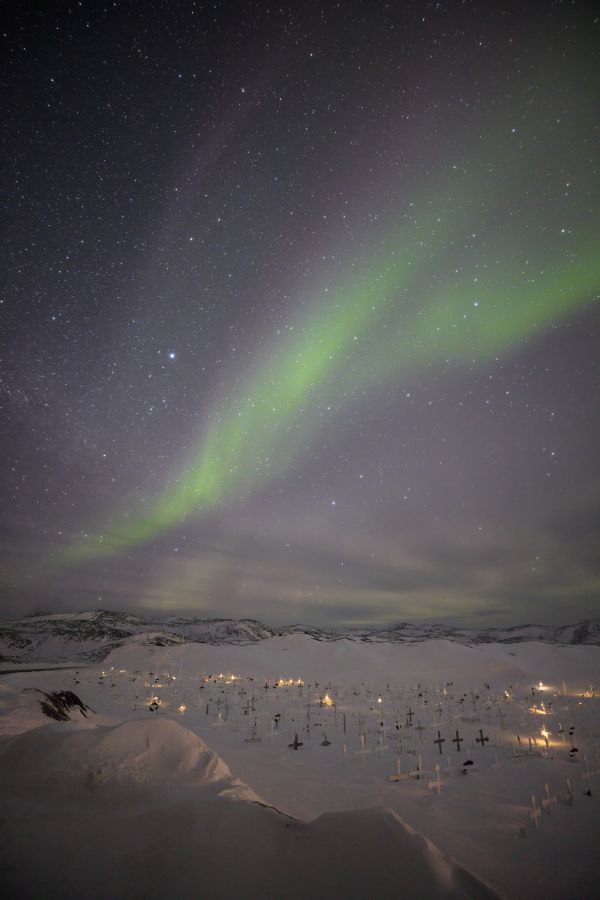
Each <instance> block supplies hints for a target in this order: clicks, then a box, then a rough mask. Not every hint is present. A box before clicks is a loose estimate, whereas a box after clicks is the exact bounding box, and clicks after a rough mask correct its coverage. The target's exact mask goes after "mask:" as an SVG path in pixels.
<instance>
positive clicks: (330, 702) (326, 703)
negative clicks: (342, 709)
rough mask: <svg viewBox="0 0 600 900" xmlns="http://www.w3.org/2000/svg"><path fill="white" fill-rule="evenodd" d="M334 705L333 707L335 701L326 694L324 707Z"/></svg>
mask: <svg viewBox="0 0 600 900" xmlns="http://www.w3.org/2000/svg"><path fill="white" fill-rule="evenodd" d="M332 705H333V700H332V699H331V697H330V696H329V694H325V696H324V697H323V706H332Z"/></svg>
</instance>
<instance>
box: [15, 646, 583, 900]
mask: <svg viewBox="0 0 600 900" xmlns="http://www.w3.org/2000/svg"><path fill="white" fill-rule="evenodd" d="M312 643H314V642H312ZM308 646H309V645H307V647H308ZM236 649H237V656H238V657H239V663H240V665H238V666H237V667H235V668H233V667H231V668H229V664H230V663H231V661H232V659H235V656H236V651H235V650H234V651H232V650H230V651H228V652H229V657H227V654H226V653H225V654H223V653H222V654H221V655H222V656H223V668H222V669H219V671H212V670H211V669H212V668H213V667H212V666H210V665H204V666H203V665H202V663H203V662H204V663H207V662H208V663H210V662H212V661H213V657H215V658H216V657H217V656H218V652H217V651H218V648H206V649H205V651H204V652H203V654H202V656H201V657H200V656H198V654H196V655H194V654H193V653H189V654H188V655H186V654H185V653H184V652H180V650H179V649H178V650H177V651H174V650H172V649H167V650H164V651H160V652H152V653H147V652H146V653H145V654H140V653H139V652H138V654H137V656H136V657H135V658H134V659H133V660H132V659H129V660H128V661H127V662H128V663H129V664H127V665H126V664H125V662H124V660H123V659H122V658H120V657H119V652H118V651H116V652H115V654H112V658H111V656H109V658H108V659H107V660H106V661H105V663H104V667H100V668H96V667H93V666H91V667H81V668H79V669H69V670H64V671H56V672H46V673H44V674H43V675H42V674H41V673H39V674H37V673H31V674H29V675H25V674H24V673H23V674H20V675H13V676H6V677H5V678H4V679H3V684H4V685H5V691H7V690H8V688H13V689H14V691H15V694H14V695H13V700H14V698H15V697H16V696H17V695H16V690H17V689H18V688H21V685H24V684H25V683H26V682H27V684H28V685H29V686H31V685H32V684H33V683H34V682H38V683H41V682H42V681H43V683H44V684H45V688H44V690H46V689H47V688H49V687H51V688H52V689H53V690H60V691H62V692H63V693H64V694H66V692H72V694H74V695H75V696H77V697H80V698H81V700H82V702H83V703H84V704H86V709H87V708H89V709H90V713H89V716H90V718H89V719H87V720H86V723H85V727H86V728H92V727H93V728H104V727H106V726H109V725H110V726H114V725H115V723H139V724H138V725H137V726H136V727H138V728H143V729H148V733H149V734H150V735H151V734H152V730H153V729H158V730H160V729H162V728H164V727H166V726H165V724H164V723H173V722H174V723H177V726H178V727H179V726H180V727H181V733H186V734H187V733H189V734H191V735H195V736H197V738H198V739H200V740H201V741H202V742H203V745H205V746H206V748H208V749H207V752H208V751H210V753H212V754H214V755H215V758H218V760H220V761H221V762H220V763H219V765H224V766H225V767H226V769H227V771H230V772H231V773H233V776H234V781H235V784H236V785H239V784H240V783H243V785H244V786H246V785H247V786H248V788H246V787H244V790H245V791H246V792H248V791H249V792H250V794H249V795H248V794H244V797H245V798H246V799H247V796H251V797H253V798H256V802H259V803H260V804H262V805H264V807H265V808H268V809H274V810H276V811H277V813H278V814H280V815H281V816H284V817H286V821H287V820H288V818H289V820H290V821H292V820H293V821H297V822H299V823H301V822H306V823H311V822H312V823H315V824H316V823H317V822H320V821H321V819H320V818H319V817H323V816H325V818H327V816H329V815H332V814H340V815H341V814H344V813H346V812H348V811H353V812H354V813H356V814H357V815H360V816H362V815H365V814H366V811H367V810H373V809H379V810H391V811H392V813H393V814H394V815H395V816H397V817H398V819H399V820H401V821H402V823H406V826H407V827H410V828H414V829H415V831H416V832H418V833H419V834H422V835H425V836H426V838H427V839H428V840H430V841H431V842H432V843H433V845H435V847H436V848H438V850H439V851H441V852H442V854H444V855H447V856H448V857H449V858H451V859H452V860H456V861H457V863H459V864H460V865H462V866H465V867H466V868H467V869H468V870H469V871H470V872H472V873H474V875H476V876H477V877H478V878H480V879H481V881H482V883H483V884H485V885H487V886H489V888H490V890H492V891H495V892H496V894H497V895H499V896H505V897H511V898H520V897H523V898H524V897H526V896H532V891H533V892H534V895H538V894H537V889H536V885H537V886H538V888H539V886H540V885H542V886H543V889H544V895H545V896H548V897H557V898H558V897H569V896H586V895H587V894H586V891H587V886H588V885H589V884H591V883H593V881H594V879H595V878H596V877H597V875H598V863H597V861H596V859H595V857H594V852H595V851H594V849H593V847H594V841H595V837H594V835H595V834H597V828H598V824H599V823H598V818H599V817H598V804H597V798H598V796H600V696H599V692H598V680H597V679H596V680H595V681H594V680H590V679H589V677H586V678H583V677H582V675H581V672H579V674H578V675H577V672H576V669H574V668H573V667H571V668H570V669H569V667H568V666H567V667H566V670H567V672H568V676H569V677H567V676H565V678H562V677H560V673H559V672H558V673H557V677H555V678H553V679H551V680H550V679H548V680H546V679H547V678H548V674H547V673H548V666H547V665H545V666H540V668H542V669H543V670H544V674H543V677H542V678H537V679H532V678H529V679H527V680H523V679H521V680H518V679H516V678H514V679H513V680H510V681H508V680H506V677H505V676H506V674H507V671H508V673H509V674H513V675H514V674H516V672H515V670H514V669H508V670H503V669H500V670H499V671H500V675H501V676H502V677H500V678H496V679H491V678H489V677H488V675H489V672H488V670H487V669H485V668H484V669H480V670H475V669H473V670H472V671H469V669H468V667H465V668H464V669H463V671H461V670H460V669H458V668H457V670H456V677H455V678H450V677H444V678H443V679H438V680H435V679H434V678H433V677H432V676H431V673H430V674H429V675H428V674H427V673H426V672H425V673H423V672H421V673H419V672H417V673H416V675H417V677H415V678H414V680H410V678H409V677H406V676H407V672H406V671H404V672H403V671H400V674H401V675H402V676H403V677H402V678H401V679H399V680H396V681H395V680H393V678H392V677H391V676H392V675H393V672H392V671H390V667H389V666H388V667H387V668H386V667H383V668H382V667H381V666H380V667H379V668H378V667H376V666H373V670H374V671H378V672H379V674H380V675H381V676H382V677H372V678H368V677H365V675H367V671H368V670H367V668H366V667H364V666H363V668H361V667H360V666H353V667H350V668H353V669H354V671H355V673H356V676H357V677H355V678H353V677H351V674H350V673H349V672H348V671H342V675H341V677H340V678H334V677H330V678H327V677H323V673H324V671H325V669H326V666H324V664H323V659H321V660H320V661H319V660H317V659H316V658H315V659H313V660H312V661H313V662H314V667H313V666H311V664H310V663H311V657H310V654H307V657H306V665H305V666H303V667H298V666H297V665H294V664H295V663H297V661H298V657H297V655H296V656H294V655H288V659H289V661H290V662H291V663H292V665H294V668H290V669H287V670H286V669H285V668H283V667H282V671H281V672H280V674H279V675H274V674H273V673H274V671H275V665H276V661H278V660H279V658H286V656H285V654H283V653H282V654H280V655H279V657H277V658H275V656H274V654H272V655H271V657H270V658H267V656H266V655H264V656H263V657H261V658H259V657H258V656H257V657H256V659H255V660H254V661H253V662H249V657H248V656H247V654H246V655H245V653H244V652H243V648H236ZM290 649H293V647H291V645H290ZM593 649H595V648H593ZM213 650H214V651H215V652H214V653H213V652H212V651H213ZM320 652H324V651H320ZM375 652H376V651H375V650H374V651H373V653H375ZM263 653H264V651H263ZM132 662H133V664H131V663H132ZM199 663H200V664H199ZM226 663H227V665H226ZM244 663H245V664H246V665H245V666H244ZM214 668H215V669H216V667H214ZM261 668H262V670H263V671H262V672H261V671H260V670H261ZM340 668H341V669H342V670H343V667H340ZM311 669H312V671H311ZM400 669H401V667H400ZM440 671H441V670H440ZM444 674H445V676H447V675H448V671H447V670H446V671H444ZM590 674H591V675H592V676H593V675H594V672H593V671H591V672H586V675H590ZM595 674H596V675H597V673H595ZM419 676H420V677H419ZM482 676H483V677H482ZM21 690H22V688H21ZM27 696H28V697H29V699H28V700H27V701H26V702H27V703H29V709H30V710H31V709H32V706H31V704H32V703H33V700H32V699H31V698H32V695H31V694H29V695H28V694H27V692H25V693H21V695H20V699H19V700H18V702H19V703H20V704H21V707H22V706H23V704H24V703H25V701H24V699H23V698H24V697H27ZM14 702H15V703H16V702H17V701H16V700H14ZM36 702H37V701H36ZM6 705H7V704H6V703H5V706H6ZM13 712H14V709H13ZM21 713H23V710H22V709H21ZM6 721H9V717H8V718H6V719H5V722H6ZM160 723H163V724H160ZM35 724H38V725H39V724H41V722H39V721H38V720H36V722H35ZM32 725H33V723H31V725H30V727H32ZM64 727H65V726H63V728H64ZM71 727H72V726H71ZM169 727H171V726H169ZM190 739H191V738H190ZM148 740H151V737H150V738H148ZM0 752H1V745H0ZM161 752H162V751H161ZM164 752H165V753H168V751H166V750H164ZM186 765H187V764H186ZM166 777H167V776H166V775H165V776H164V778H166ZM164 778H163V779H162V780H164ZM168 778H171V774H169V775H168ZM238 779H239V781H238ZM235 790H238V788H237V787H236V788H235ZM365 839H366V837H365ZM573 854H574V855H575V857H576V858H579V859H581V858H583V863H581V862H580V868H579V872H578V875H577V879H578V881H577V882H576V883H577V884H578V888H577V890H578V891H580V892H579V893H575V894H573V893H570V891H571V889H572V887H573V881H572V875H571V876H569V877H568V873H569V872H572V867H571V866H569V867H567V868H565V869H561V866H560V860H561V858H562V859H563V860H565V859H567V858H573ZM586 856H587V859H586V858H585V857H586ZM570 879H571V880H570ZM496 894H490V895H489V896H494V895H496ZM424 896H427V895H426V894H425V895H424ZM465 896H469V894H465Z"/></svg>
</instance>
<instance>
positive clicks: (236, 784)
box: [0, 719, 497, 900]
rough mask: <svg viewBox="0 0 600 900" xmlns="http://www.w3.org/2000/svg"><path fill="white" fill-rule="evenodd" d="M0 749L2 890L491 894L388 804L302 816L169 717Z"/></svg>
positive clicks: (458, 897)
mask: <svg viewBox="0 0 600 900" xmlns="http://www.w3.org/2000/svg"><path fill="white" fill-rule="evenodd" d="M0 759H1V762H2V765H1V766H0V790H1V791H2V796H3V812H4V816H5V821H6V822H9V823H10V839H9V840H3V841H1V842H0V867H1V868H2V871H3V873H4V874H3V897H5V898H6V900H9V898H19V900H22V898H24V897H42V896H43V897H45V898H59V897H60V898H61V900H63V898H80V897H83V896H85V897H88V898H102V900H104V898H106V900H108V898H114V897H138V898H142V897H178V898H185V897H190V898H191V897H197V896H199V895H200V896H202V897H206V898H215V900H216V898H231V897H242V896H243V897H248V898H259V897H260V898H262V897H288V898H303V900H305V898H315V900H316V898H319V897H345V898H349V900H351V898H356V900H359V898H364V897H367V896H368V897H370V898H372V900H376V898H384V897H389V896H391V895H392V894H396V888H394V886H399V885H401V886H402V889H403V892H402V896H407V897H412V898H431V897H436V898H439V900H468V898H471V900H492V898H494V897H497V894H495V893H494V892H493V891H492V890H490V889H489V888H488V887H486V885H485V884H484V883H483V882H482V881H480V880H479V879H478V878H477V877H476V876H475V875H473V874H472V873H471V872H470V871H469V870H468V869H466V868H464V867H463V866H460V865H458V864H457V863H455V862H454V860H452V859H451V858H449V857H448V856H446V855H444V854H443V853H441V852H440V851H439V850H438V849H437V848H436V847H435V846H434V845H433V844H432V843H431V842H430V841H429V840H428V839H427V838H425V837H423V836H421V835H420V834H418V833H417V832H416V831H414V830H413V829H412V828H411V827H410V826H409V825H406V824H405V823H404V822H403V821H402V820H401V819H400V818H399V817H398V815H397V814H395V813H394V812H392V811H391V810H388V809H381V808H378V809H366V810H350V811H346V812H337V813H326V814H324V815H321V816H320V817H318V818H317V819H316V820H315V821H313V822H308V823H307V822H303V821H300V820H298V819H294V818H292V817H290V816H288V815H284V814H283V813H280V812H279V811H278V810H276V809H274V808H272V807H269V806H266V805H265V804H263V803H261V801H260V800H259V798H258V797H257V796H256V794H254V792H253V791H252V790H251V789H250V788H249V787H247V786H246V785H245V784H243V782H241V781H239V780H238V779H236V778H234V777H232V775H231V773H230V771H229V768H228V767H227V765H226V764H225V763H224V762H223V761H222V759H221V758H220V757H219V756H218V755H217V754H216V753H214V752H213V751H211V750H210V749H209V748H208V747H207V745H206V744H205V743H204V741H203V740H202V739H201V738H200V737H198V736H197V735H196V734H194V733H193V732H191V731H189V730H188V729H186V728H184V727H183V726H181V725H179V724H178V723H177V722H174V721H171V720H168V719H162V720H158V719H155V720H150V721H147V720H144V721H135V722H125V723H123V724H120V725H116V726H111V727H98V728H83V729H82V728H73V727H69V726H68V725H62V726H60V725H54V726H52V725H51V726H47V727H45V728H39V729H35V730H34V731H28V732H26V733H25V734H23V735H19V736H17V737H15V738H12V739H11V740H10V741H8V742H7V743H5V744H4V745H2V746H1V747H0ZM33 860H35V865H32V864H31V862H32V861H33ZM107 860H109V861H110V866H107Z"/></svg>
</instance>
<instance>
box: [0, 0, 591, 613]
mask: <svg viewBox="0 0 600 900" xmlns="http://www.w3.org/2000/svg"><path fill="white" fill-rule="evenodd" d="M1 31H2V41H3V52H2V102H3V116H2V123H3V129H2V151H3V152H2V158H3V162H4V166H3V175H2V188H3V189H2V204H3V212H4V215H3V227H2V244H1V247H2V280H1V284H2V294H1V297H0V302H1V306H0V321H1V359H0V366H1V368H0V375H1V383H0V402H1V408H2V410H1V414H2V423H1V427H0V442H1V458H2V482H1V486H0V487H1V492H0V546H1V554H2V567H1V584H0V587H1V596H2V601H1V603H2V606H1V608H0V614H1V615H4V616H16V615H21V614H26V613H30V612H32V611H34V610H38V611H49V610H78V609H90V608H98V607H104V608H112V609H122V610H127V611H131V612H137V613H140V614H144V615H147V614H173V613H183V612H184V613H188V614H195V615H200V616H208V615H224V616H234V617H238V616H240V617H241V616H250V617H256V618H259V619H262V620H264V621H266V622H268V623H270V624H280V623H284V622H293V621H304V622H312V623H314V624H320V623H323V624H327V623H329V624H332V623H348V624H358V623H384V622H385V623H389V622H394V621H402V620H406V619H409V620H435V621H452V622H463V623H465V624H480V623H486V624H490V625H495V624H504V623H508V624H516V623H522V622H528V621H542V622H549V623H558V622H570V621H571V622H572V621H576V620H578V619H580V618H583V617H586V616H594V615H598V614H600V553H599V546H600V542H599V538H600V529H599V527H598V526H599V513H600V470H599V466H598V459H600V427H599V415H598V412H599V404H598V399H599V398H598V387H599V374H600V344H599V338H600V309H599V304H598V299H599V295H598V289H599V286H600V177H599V172H598V167H599V164H600V163H599V147H600V141H599V138H600V133H599V127H598V126H599V122H600V104H599V102H598V86H599V84H600V66H599V54H600V40H599V39H600V19H599V18H598V17H597V14H595V13H594V11H593V4H587V3H578V2H569V3H567V2H563V3H558V2H551V0H548V2H545V3H543V4H539V5H538V4H533V3H529V4H528V3H526V2H525V3H518V4H517V3H515V4H514V5H510V4H504V3H498V4H495V3H494V4H493V3H472V2H469V0H466V2H440V3H428V2H413V3H410V2H406V3H401V2H397V3H393V2H392V3H380V2H376V0H372V2H362V3H361V2H343V3H321V4H317V3H308V2H307V3H301V2H299V3H293V4H289V3H288V4H283V5H281V4H278V3H277V4H274V5H272V6H269V4H255V3H251V2H249V3H238V4H235V3H200V2H196V3H195V2H185V3H184V2H173V3H167V2H162V3H154V2H151V0H145V2H143V3H134V2H132V3H117V2H115V3H107V4H103V3H97V2H73V3H71V4H66V3H53V4H47V5H44V4H35V3H32V4H21V9H20V11H19V12H17V13H16V14H15V16H14V17H13V18H9V16H8V14H7V10H6V9H5V14H4V18H3V22H2V29H1Z"/></svg>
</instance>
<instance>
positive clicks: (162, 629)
mask: <svg viewBox="0 0 600 900" xmlns="http://www.w3.org/2000/svg"><path fill="white" fill-rule="evenodd" d="M292 634H306V635H308V636H309V637H311V638H313V639H314V640H317V641H339V640H351V641H367V642H379V643H382V642H383V643H392V642H393V643H410V644H414V643H418V642H422V641H428V640H440V639H441V640H450V641H456V642H458V643H461V644H470V645H473V644H491V643H496V644H498V643H499V644H514V643H519V642H522V641H541V642H544V643H551V644H598V645H600V620H598V619H592V620H586V621H583V622H578V623H576V624H575V625H560V626H547V625H515V626H513V627H510V628H481V629H477V628H456V627H453V626H450V625H430V624H415V623H409V622H403V623H400V624H398V625H390V626H387V627H385V628H326V627H323V628H319V627H315V626H309V625H299V624H298V625H290V626H287V627H285V628H279V629H273V628H270V627H269V626H268V625H264V624H263V623H262V622H258V621H257V620H256V619H201V618H197V617H193V616H190V617H188V616H169V617H166V618H162V619H151V618H142V617H141V616H134V615H129V614H127V613H119V612H113V611H110V610H103V609H99V610H92V611H88V612H80V613H54V614H51V615H33V616H28V617H27V618H25V619H18V620H15V621H7V622H3V623H0V663H3V664H4V666H5V667H6V665H7V664H9V665H10V664H15V665H19V666H21V665H26V664H36V663H40V662H47V661H50V660H52V661H53V662H55V663H60V662H62V663H65V664H66V663H68V662H82V663H83V662H86V661H100V660H102V659H104V658H105V657H106V656H107V655H108V654H109V653H110V652H111V650H114V649H115V648H116V647H119V646H121V645H123V644H125V643H128V642H130V641H135V642H136V643H142V644H147V645H152V644H154V645H158V646H165V645H168V644H182V643H189V642H193V643H203V644H251V643H255V642H256V641H263V640H268V639H269V638H273V637H276V636H286V635H292Z"/></svg>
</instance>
